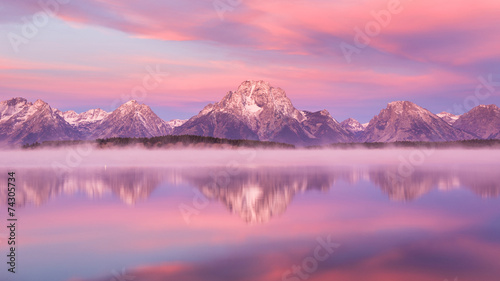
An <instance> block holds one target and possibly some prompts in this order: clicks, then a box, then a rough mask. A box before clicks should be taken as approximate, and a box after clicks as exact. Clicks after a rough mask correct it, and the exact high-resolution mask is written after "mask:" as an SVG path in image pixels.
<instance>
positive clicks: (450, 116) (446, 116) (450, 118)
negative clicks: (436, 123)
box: [436, 111, 460, 125]
mask: <svg viewBox="0 0 500 281" xmlns="http://www.w3.org/2000/svg"><path fill="white" fill-rule="evenodd" d="M436 115H437V116H438V117H439V118H441V119H443V120H444V121H445V122H446V123H448V124H450V125H453V123H455V121H457V120H458V118H460V115H455V114H451V113H448V112H446V111H443V112H441V113H438V114H436Z"/></svg>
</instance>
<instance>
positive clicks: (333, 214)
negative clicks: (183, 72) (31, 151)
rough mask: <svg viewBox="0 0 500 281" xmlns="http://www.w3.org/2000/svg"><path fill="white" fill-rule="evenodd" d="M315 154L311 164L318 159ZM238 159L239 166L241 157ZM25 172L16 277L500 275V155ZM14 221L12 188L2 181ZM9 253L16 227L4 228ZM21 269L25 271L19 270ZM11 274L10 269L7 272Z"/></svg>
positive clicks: (20, 183)
mask: <svg viewBox="0 0 500 281" xmlns="http://www.w3.org/2000/svg"><path fill="white" fill-rule="evenodd" d="M306 162H307V161H306ZM236 164H237V163H236ZM236 164H235V163H231V162H229V164H228V165H215V166H207V165H201V166H196V165H191V166H189V165H182V166H179V167H176V166H172V165H170V166H165V167H161V166H157V165H156V166H148V167H145V166H137V167H135V166H133V165H127V166H116V165H111V166H108V165H100V166H85V165H82V166H81V167H77V168H72V169H67V170H56V169H53V168H39V167H18V168H12V169H7V168H1V169H2V178H1V181H2V183H5V182H7V177H8V175H7V172H8V171H10V170H14V171H15V173H16V174H15V177H16V186H17V191H16V217H17V218H18V221H17V228H16V231H17V237H16V239H17V242H18V246H17V253H16V261H17V263H16V274H10V273H8V272H7V265H6V264H5V261H6V260H7V258H6V257H5V255H2V256H3V257H2V264H3V266H2V272H1V274H0V276H7V277H10V278H11V279H8V280H23V281H24V280H51V281H67V280H72V281H76V280H80V281H90V280H93V281H122V280H136V281H149V280H189V281H190V280H207V281H211V280H234V281H236V280H263V281H267V280H276V281H278V280H290V281H298V280H312V281H315V280H349V281H350V280H352V281H354V280H356V281H359V280H401V281H403V280H405V281H413V280H414V281H425V280H430V281H444V280H449V281H452V280H460V281H467V280H482V281H487V280H498V278H499V276H500V266H499V260H500V204H499V203H500V199H499V195H500V173H499V171H498V166H496V165H467V164H461V165H456V163H455V165H440V164H439V165H438V164H436V165H420V166H418V167H413V168H412V169H407V170H404V169H402V168H401V165H399V166H398V165H391V164H384V165H377V164H374V163H370V164H368V165H365V164H353V163H348V164H346V165H340V164H337V165H310V163H309V162H307V165H300V164H298V163H296V162H295V163H294V165H286V164H283V163H280V164H273V165H266V164H265V163H258V164H255V165H245V166H238V165H236ZM0 198H1V199H2V205H1V206H2V215H1V216H0V217H1V218H2V220H3V221H2V223H5V222H6V219H7V211H6V210H7V205H6V200H5V198H7V192H6V189H5V188H2V190H1V191H0ZM0 235H1V236H0V239H1V240H2V242H1V247H2V249H3V250H2V253H4V250H5V249H6V242H5V239H6V238H7V237H8V236H7V233H6V231H5V228H4V229H3V230H2V231H1V232H0ZM12 277H14V278H12ZM2 280H5V279H4V278H3V277H2Z"/></svg>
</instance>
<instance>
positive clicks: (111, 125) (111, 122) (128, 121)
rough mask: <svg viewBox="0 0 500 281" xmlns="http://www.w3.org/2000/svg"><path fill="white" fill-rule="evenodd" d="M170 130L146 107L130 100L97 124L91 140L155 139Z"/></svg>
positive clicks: (170, 130)
mask: <svg viewBox="0 0 500 281" xmlns="http://www.w3.org/2000/svg"><path fill="white" fill-rule="evenodd" d="M171 132H172V128H171V127H170V126H169V125H168V124H167V122H165V121H163V120H162V119H161V118H160V117H158V116H157V115H156V114H155V113H154V112H153V110H151V108H150V107H149V106H147V105H144V104H139V103H138V102H137V101H135V100H132V101H129V102H127V103H124V104H123V105H121V106H120V107H118V108H117V109H116V110H115V111H113V112H112V113H110V114H109V115H107V116H106V117H105V118H104V119H102V120H101V121H100V122H99V123H97V125H96V127H95V130H94V132H93V134H92V135H91V138H92V139H96V138H112V137H138V138H140V137H156V136H164V135H168V134H170V133H171Z"/></svg>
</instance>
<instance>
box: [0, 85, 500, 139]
mask: <svg viewBox="0 0 500 281" xmlns="http://www.w3.org/2000/svg"><path fill="white" fill-rule="evenodd" d="M169 134H174V135H186V134H189V135H199V136H210V137H218V138H228V139H247V140H260V141H274V142H283V143H289V144H295V145H298V146H309V145H325V144H331V143H346V142H395V141H455V140H467V139H500V109H499V108H498V107H497V106H496V105H487V106H486V105H480V106H477V107H475V108H474V109H472V110H471V111H469V112H468V113H466V114H463V115H461V116H456V115H453V114H450V113H447V112H442V113H439V114H437V115H435V114H433V113H431V112H430V111H428V110H426V109H424V108H422V107H420V106H418V105H416V104H414V103H412V102H409V101H397V102H391V103H389V104H388V106H387V108H385V109H383V110H381V111H380V113H379V115H377V116H375V117H374V118H373V119H372V120H371V121H370V122H369V123H368V124H360V123H359V122H358V121H356V120H355V119H352V118H349V119H346V120H344V121H343V122H342V123H339V122H338V121H337V120H335V118H333V117H332V116H331V115H330V113H329V112H328V111H327V110H322V111H317V112H310V111H305V110H303V111H301V110H298V109H297V108H295V107H294V106H293V104H292V102H291V100H290V99H289V98H288V97H287V96H286V93H285V91H283V90H282V89H280V88H275V87H273V86H271V85H270V84H269V83H268V82H265V81H245V82H243V83H242V84H241V85H240V86H239V87H238V89H237V90H236V91H234V92H233V91H230V92H229V93H227V94H226V96H225V97H224V98H223V99H222V100H221V101H220V102H217V103H215V104H209V105H207V106H206V107H205V108H204V109H203V110H202V111H201V112H200V113H199V114H198V115H196V116H194V117H192V118H191V119H189V120H179V119H175V120H172V121H169V122H166V121H164V120H162V119H161V118H160V117H158V116H157V115H156V114H155V113H154V112H153V111H152V110H151V108H149V107H148V106H147V105H144V104H139V103H137V102H136V101H129V102H127V103H125V104H123V105H122V106H120V107H119V108H118V109H116V110H114V111H113V112H106V111H104V110H101V109H92V110H89V111H87V112H83V113H80V114H78V113H76V112H74V111H71V110H70V111H66V112H62V111H60V110H58V109H54V108H52V107H50V106H49V105H48V104H47V103H45V102H44V101H42V100H37V101H36V102H35V103H31V102H28V101H27V100H26V99H24V98H13V99H10V100H7V101H2V102H0V145H2V146H4V145H20V144H21V145H22V144H26V143H34V142H43V141H47V140H89V139H96V138H111V137H154V136H162V135H169Z"/></svg>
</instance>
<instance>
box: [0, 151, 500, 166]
mask: <svg viewBox="0 0 500 281" xmlns="http://www.w3.org/2000/svg"><path fill="white" fill-rule="evenodd" d="M0 156H1V157H0V167H7V168H9V167H39V166H40V167H47V166H56V167H66V168H68V167H69V168H74V167H93V166H104V165H106V166H165V167H174V166H178V167H190V166H231V165H239V166H247V167H252V166H325V165H326V166H328V165H394V164H396V165H412V166H422V165H425V166H427V165H497V164H499V163H500V150H498V149H442V150H440V149H420V148H407V149H404V148H398V149H349V150H340V149H323V150H307V149H296V150H262V149H255V150H254V149H227V150H210V149H199V150H197V149H179V150H148V149H96V148H93V147H83V146H82V147H66V148H61V149H35V150H3V151H0Z"/></svg>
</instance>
